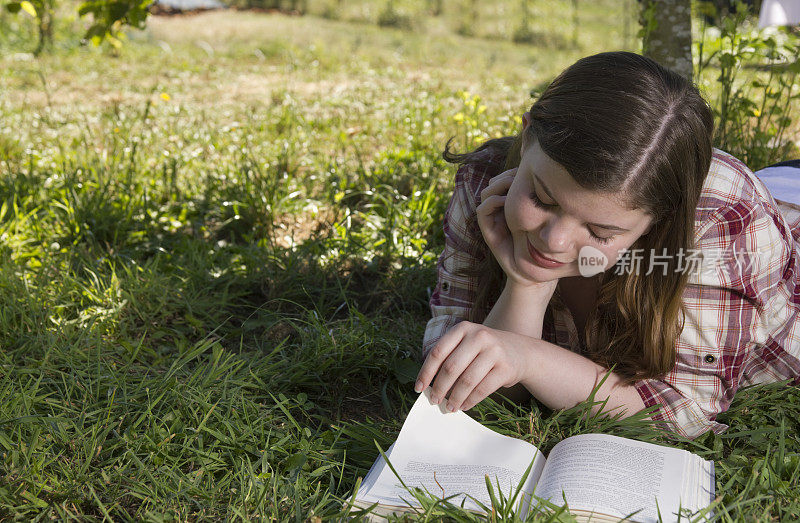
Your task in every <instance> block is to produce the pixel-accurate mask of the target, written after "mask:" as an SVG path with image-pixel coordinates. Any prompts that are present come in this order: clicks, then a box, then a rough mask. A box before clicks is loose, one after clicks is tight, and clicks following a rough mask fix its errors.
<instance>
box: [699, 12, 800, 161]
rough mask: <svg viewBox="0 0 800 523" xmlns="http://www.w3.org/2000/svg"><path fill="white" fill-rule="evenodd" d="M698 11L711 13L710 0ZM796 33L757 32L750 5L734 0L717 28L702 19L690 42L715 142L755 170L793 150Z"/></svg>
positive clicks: (798, 91)
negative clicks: (709, 109) (698, 33)
mask: <svg viewBox="0 0 800 523" xmlns="http://www.w3.org/2000/svg"><path fill="white" fill-rule="evenodd" d="M700 9H701V13H705V14H707V15H708V16H709V17H713V16H715V15H716V10H715V7H714V5H713V4H712V3H710V2H703V3H701V4H700ZM798 55H800V38H798V36H797V34H795V33H792V32H791V31H787V30H776V29H772V30H769V31H766V30H765V31H759V30H758V29H757V28H756V27H754V20H753V13H752V12H751V10H750V8H749V6H747V5H746V4H744V3H741V2H739V3H737V4H736V9H735V12H733V13H731V14H730V15H729V16H727V17H724V18H722V22H721V26H720V27H719V28H717V27H714V26H709V25H707V24H706V22H703V25H702V28H701V38H699V39H698V40H697V42H696V43H695V56H696V60H695V62H696V63H695V77H696V78H698V80H699V81H700V82H701V86H702V87H703V88H704V90H705V95H706V98H707V99H708V100H709V101H710V103H711V106H712V109H713V111H714V116H715V119H716V134H715V138H714V142H715V145H716V146H717V147H719V148H721V149H724V150H726V151H728V152H730V153H731V154H733V155H734V156H736V157H738V158H740V159H741V160H742V161H744V162H745V163H746V164H747V165H748V166H750V167H751V168H752V169H759V168H761V167H764V166H766V165H769V164H771V163H774V162H776V161H780V160H783V159H787V158H789V157H790V156H791V155H792V154H793V153H794V154H797V144H795V143H793V142H792V141H791V139H790V138H791V133H790V131H791V130H792V129H793V124H796V122H795V118H796V116H795V115H794V114H793V112H792V111H791V110H790V109H791V108H792V107H795V106H796V104H797V102H798V100H800V82H798V80H799V77H798V73H800V61H798V58H797V57H798Z"/></svg>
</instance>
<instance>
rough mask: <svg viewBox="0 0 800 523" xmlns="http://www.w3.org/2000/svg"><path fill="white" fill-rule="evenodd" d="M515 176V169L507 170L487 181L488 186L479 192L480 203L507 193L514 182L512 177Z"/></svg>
mask: <svg viewBox="0 0 800 523" xmlns="http://www.w3.org/2000/svg"><path fill="white" fill-rule="evenodd" d="M516 174H517V169H516V168H514V169H509V170H508V171H505V172H502V173H500V174H498V175H497V176H495V177H494V178H492V179H491V180H489V185H487V186H486V188H484V189H483V190H482V191H481V202H483V201H485V200H486V198H488V197H489V196H492V195H502V194H505V193H507V192H508V188H509V187H511V183H512V182H513V181H514V175H516Z"/></svg>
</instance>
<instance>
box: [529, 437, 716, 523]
mask: <svg viewBox="0 0 800 523" xmlns="http://www.w3.org/2000/svg"><path fill="white" fill-rule="evenodd" d="M692 457H693V455H692V454H691V453H689V452H687V451H685V450H680V449H673V448H669V447H662V446H660V445H653V444H650V443H643V442H640V441H634V440H630V439H626V438H620V437H617V436H609V435H603V434H585V435H581V436H573V437H571V438H567V439H565V440H564V441H561V442H560V443H558V444H557V445H556V446H555V447H553V450H552V451H551V452H550V456H549V457H548V460H547V465H546V466H545V469H544V470H543V471H542V477H541V479H540V481H539V484H538V485H537V486H536V491H535V494H536V495H537V496H539V497H542V498H547V499H549V500H550V501H552V502H554V503H556V504H559V505H561V504H563V503H564V501H563V499H564V497H566V500H567V503H568V504H569V508H570V510H573V509H577V510H582V511H583V510H585V511H594V512H598V513H602V514H607V515H610V516H614V517H620V518H621V517H624V516H628V515H630V514H632V513H634V512H637V511H639V512H637V514H636V515H634V516H633V519H634V520H635V521H658V519H659V518H658V514H659V511H660V513H661V517H662V519H663V520H672V519H675V517H676V516H675V514H676V513H677V512H678V510H679V508H684V509H685V508H690V509H691V510H692V511H695V510H697V509H699V508H701V507H704V506H706V505H707V503H708V497H705V499H703V500H702V501H700V500H697V499H683V500H681V492H685V489H684V485H685V483H688V482H689V478H690V477H693V476H699V475H700V474H703V476H704V477H707V475H708V469H707V468H704V469H702V470H701V469H699V468H698V467H697V466H695V467H694V468H693V469H692V468H690V467H689V466H688V465H689V464H690V463H692V461H693V460H692V459H691V458H692ZM701 461H703V462H704V463H707V462H705V461H704V460H701ZM695 481H696V480H695ZM562 492H563V496H562ZM691 497H692V498H694V497H695V496H691ZM656 499H658V508H656ZM681 501H683V504H682V505H681ZM698 502H699V503H698ZM698 504H699V506H698Z"/></svg>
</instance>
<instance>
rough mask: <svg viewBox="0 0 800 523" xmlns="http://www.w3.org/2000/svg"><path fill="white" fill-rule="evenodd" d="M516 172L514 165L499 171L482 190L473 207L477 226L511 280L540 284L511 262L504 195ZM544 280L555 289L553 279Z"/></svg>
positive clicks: (528, 284)
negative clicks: (522, 272) (479, 200)
mask: <svg viewBox="0 0 800 523" xmlns="http://www.w3.org/2000/svg"><path fill="white" fill-rule="evenodd" d="M516 174H517V169H516V168H514V169H510V170H508V171H505V172H503V173H500V174H498V175H497V176H495V177H494V178H492V179H491V180H490V181H489V185H488V186H487V187H486V188H485V189H484V190H483V191H481V204H480V205H478V207H477V208H476V213H477V215H478V226H479V227H480V229H481V233H482V234H483V239H484V240H485V241H486V244H487V245H488V246H489V249H491V251H492V254H493V255H494V257H495V259H496V260H497V262H498V263H499V264H500V267H501V268H502V269H503V272H505V273H506V278H507V279H508V281H509V282H510V283H513V284H516V285H519V286H525V287H527V286H531V285H542V283H541V282H536V281H532V280H530V279H528V278H527V277H525V276H524V275H523V274H521V273H520V271H519V270H518V269H517V264H516V262H515V261H514V240H513V238H512V236H511V231H510V230H509V229H508V224H507V223H506V217H505V212H504V206H505V202H506V194H508V189H509V187H511V183H512V182H513V181H514V176H515V175H516ZM547 283H549V285H546V286H547V287H548V288H550V287H552V288H553V290H555V283H556V282H547Z"/></svg>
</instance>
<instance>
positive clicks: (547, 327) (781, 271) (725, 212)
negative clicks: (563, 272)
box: [423, 150, 800, 437]
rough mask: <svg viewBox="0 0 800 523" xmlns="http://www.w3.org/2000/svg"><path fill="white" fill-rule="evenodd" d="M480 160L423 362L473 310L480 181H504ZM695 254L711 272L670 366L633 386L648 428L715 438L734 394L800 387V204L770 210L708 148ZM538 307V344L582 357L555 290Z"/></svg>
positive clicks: (756, 184) (745, 174)
mask: <svg viewBox="0 0 800 523" xmlns="http://www.w3.org/2000/svg"><path fill="white" fill-rule="evenodd" d="M481 160H482V161H480V162H477V163H473V164H466V165H462V166H461V167H460V168H459V169H458V172H457V173H456V179H455V190H454V193H453V197H452V199H451V200H450V204H449V206H448V208H447V212H446V214H445V220H444V233H445V248H444V252H443V253H442V255H441V256H440V258H439V263H438V282H437V285H436V288H435V290H434V292H433V294H432V296H431V300H430V305H431V311H432V314H433V317H432V318H431V320H430V321H429V322H428V325H427V327H426V329H425V336H424V339H423V355H426V356H427V354H428V352H430V350H431V349H432V348H433V345H434V344H435V343H436V341H438V339H439V338H440V337H441V336H442V334H444V333H445V332H446V331H447V330H448V329H450V328H451V327H453V326H454V325H455V324H457V323H458V322H460V321H462V320H464V319H466V318H467V317H468V315H469V312H470V310H471V308H472V305H473V303H474V301H475V296H476V288H477V281H478V278H477V277H465V276H463V275H460V274H459V271H460V269H463V268H465V267H471V266H475V265H476V264H477V263H478V262H479V261H480V260H482V259H483V258H484V257H485V256H487V255H488V254H489V250H488V247H487V246H486V244H485V242H484V241H483V237H482V235H481V232H480V229H479V228H478V224H477V221H476V220H475V218H474V217H475V208H476V207H477V205H478V204H479V203H480V193H481V191H482V190H483V188H485V187H486V186H487V185H488V183H489V179H490V178H492V177H493V176H495V175H497V174H499V173H500V172H502V170H503V158H502V157H501V156H499V155H497V154H495V153H492V152H490V151H488V150H487V151H485V152H484V155H483V157H482V158H481ZM695 245H696V249H697V250H699V251H702V252H703V254H704V256H707V259H713V260H714V264H713V266H711V267H709V266H707V265H703V270H698V271H691V272H690V274H691V275H690V278H689V283H690V284H695V285H689V286H687V287H686V289H685V291H684V293H683V302H684V306H685V307H684V311H685V320H684V328H683V331H682V332H681V334H680V336H679V338H678V339H677V340H676V342H675V344H676V349H677V361H676V364H675V367H674V368H673V370H672V371H671V372H669V373H668V374H667V375H665V376H664V377H663V378H662V379H646V380H640V381H638V382H636V384H635V386H636V390H637V391H638V392H639V394H640V395H641V397H642V400H643V402H644V404H645V406H647V407H650V406H653V405H658V406H659V410H658V412H656V413H655V414H654V416H653V417H654V419H656V420H659V421H662V422H666V423H668V424H669V425H670V426H671V427H672V428H673V430H675V431H676V432H678V433H680V434H682V435H684V436H688V437H696V436H698V435H700V434H702V433H703V432H705V431H707V430H713V431H714V432H722V431H723V430H725V429H726V428H727V426H726V425H724V424H721V423H718V422H717V421H715V418H716V416H717V414H718V413H720V412H723V411H725V410H727V408H728V407H729V406H730V403H731V400H732V399H733V395H734V393H735V392H736V390H737V389H739V388H740V387H743V386H747V385H754V384H757V383H764V382H773V381H779V380H784V379H792V380H793V383H794V384H795V385H797V384H800V315H799V314H798V312H799V311H800V206H797V205H792V204H789V203H786V202H780V201H778V202H776V201H775V200H774V199H773V198H772V196H770V194H769V192H768V191H767V189H766V188H765V186H764V184H763V183H762V182H761V181H760V180H759V179H758V178H757V177H756V176H755V175H754V174H753V173H752V171H750V170H749V169H748V168H747V167H746V166H745V165H744V164H742V163H741V162H740V161H739V160H737V159H736V158H734V157H732V156H730V155H729V154H727V153H724V152H722V151H719V150H715V151H714V155H713V159H712V162H711V168H710V170H709V173H708V176H707V178H706V180H705V183H704V185H703V190H702V193H701V196H700V200H699V202H698V206H697V212H696V215H695ZM726 253H727V254H726ZM709 254H711V255H712V256H708V255H709ZM548 309H549V310H548V312H547V314H546V316H545V323H544V325H543V328H542V339H543V340H546V341H549V342H551V343H554V344H556V345H559V346H561V347H564V348H566V349H569V350H572V351H574V352H578V353H580V352H581V346H580V342H579V338H578V333H577V329H576V328H575V324H574V321H573V318H572V315H571V313H570V311H569V310H568V309H567V307H566V306H565V305H564V303H563V301H562V299H561V296H560V292H559V290H558V289H556V291H555V293H554V294H553V297H552V299H551V301H550V303H549V305H548Z"/></svg>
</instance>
